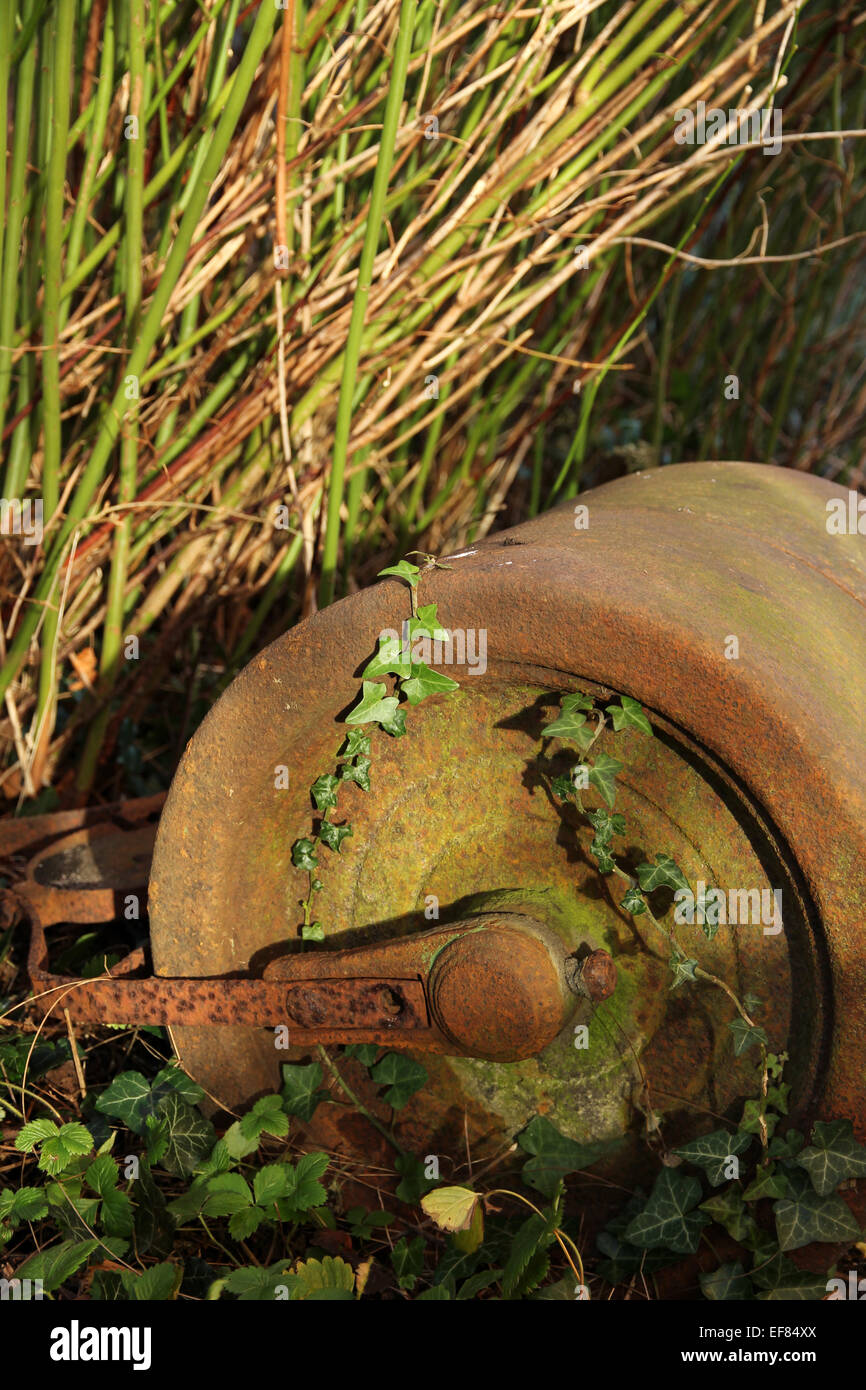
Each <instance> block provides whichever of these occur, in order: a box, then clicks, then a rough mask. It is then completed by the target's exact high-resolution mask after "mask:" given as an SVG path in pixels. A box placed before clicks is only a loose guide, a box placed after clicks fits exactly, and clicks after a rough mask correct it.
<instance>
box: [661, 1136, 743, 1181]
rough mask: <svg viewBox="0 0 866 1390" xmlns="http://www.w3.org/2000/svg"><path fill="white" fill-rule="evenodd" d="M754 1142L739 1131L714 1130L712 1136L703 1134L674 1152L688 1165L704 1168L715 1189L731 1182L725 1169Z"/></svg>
mask: <svg viewBox="0 0 866 1390" xmlns="http://www.w3.org/2000/svg"><path fill="white" fill-rule="evenodd" d="M751 1142H752V1139H751V1135H749V1134H743V1133H742V1132H740V1131H737V1132H736V1133H735V1134H729V1133H728V1131H727V1130H726V1129H714V1130H713V1132H712V1133H711V1134H703V1135H701V1137H700V1138H699V1139H693V1140H692V1141H691V1143H689V1144H683V1145H681V1147H680V1148H677V1149H675V1150H674V1153H676V1154H678V1155H679V1157H680V1158H684V1159H685V1161H686V1162H687V1163H694V1164H695V1165H696V1166H697V1167H698V1168H703V1170H704V1172H705V1173H706V1175H707V1177H708V1178H709V1180H710V1183H711V1185H712V1186H713V1187H718V1186H719V1185H720V1184H721V1183H723V1182H726V1181H729V1180H730V1179H729V1175H728V1174H726V1172H725V1169H726V1167H727V1165H728V1160H729V1159H731V1158H737V1157H738V1156H739V1155H740V1154H741V1153H745V1151H746V1149H748V1148H749V1146H750V1144H751Z"/></svg>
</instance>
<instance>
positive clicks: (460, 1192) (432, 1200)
mask: <svg viewBox="0 0 866 1390" xmlns="http://www.w3.org/2000/svg"><path fill="white" fill-rule="evenodd" d="M478 1201H479V1194H478V1193H477V1192H473V1191H472V1188H471V1187H437V1189H436V1191H435V1192H428V1193H427V1196H426V1197H422V1198H421V1206H422V1207H423V1209H424V1211H425V1212H426V1213H427V1215H428V1216H429V1217H432V1219H433V1220H434V1221H435V1222H436V1225H437V1226H441V1227H442V1230H443V1231H466V1230H468V1229H469V1226H470V1225H471V1222H472V1216H473V1214H474V1212H475V1208H476V1206H477V1205H478Z"/></svg>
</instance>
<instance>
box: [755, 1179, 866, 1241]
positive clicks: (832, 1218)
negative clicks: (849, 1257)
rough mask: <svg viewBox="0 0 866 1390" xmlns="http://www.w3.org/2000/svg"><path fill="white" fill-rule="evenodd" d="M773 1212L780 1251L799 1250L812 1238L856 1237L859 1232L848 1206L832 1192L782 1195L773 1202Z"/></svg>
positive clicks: (829, 1239) (828, 1239) (847, 1238)
mask: <svg viewBox="0 0 866 1390" xmlns="http://www.w3.org/2000/svg"><path fill="white" fill-rule="evenodd" d="M773 1215H774V1216H775V1218H776V1234H777V1235H778V1237H779V1249H780V1250H799V1249H800V1248H801V1246H803V1245H811V1244H812V1242H813V1241H816V1240H818V1241H840V1242H841V1241H849V1240H857V1239H858V1237H859V1235H860V1227H859V1225H858V1224H857V1222H856V1221H855V1220H854V1217H853V1215H852V1212H851V1209H850V1207H848V1206H846V1205H845V1203H844V1202H843V1201H842V1198H841V1197H839V1196H837V1195H836V1194H835V1193H834V1194H832V1195H830V1196H828V1197H821V1196H819V1195H818V1193H817V1192H809V1191H806V1192H804V1193H803V1194H802V1196H799V1197H797V1198H796V1199H795V1200H792V1199H790V1198H788V1197H783V1198H782V1199H781V1201H778V1202H776V1203H775V1205H774V1207H773Z"/></svg>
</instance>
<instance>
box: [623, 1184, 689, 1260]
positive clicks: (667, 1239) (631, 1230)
mask: <svg viewBox="0 0 866 1390" xmlns="http://www.w3.org/2000/svg"><path fill="white" fill-rule="evenodd" d="M701 1196H702V1193H701V1184H700V1183H699V1182H698V1179H697V1178H688V1177H685V1176H684V1174H682V1173H680V1172H679V1171H678V1169H676V1168H663V1169H662V1171H661V1172H660V1173H659V1175H658V1177H657V1178H656V1180H655V1184H654V1186H653V1190H652V1192H651V1193H650V1195H649V1198H648V1199H647V1201H646V1203H645V1204H644V1206H643V1209H642V1210H641V1211H640V1212H638V1214H637V1215H636V1216H635V1217H633V1218H632V1220H631V1221H630V1222H629V1224H628V1226H627V1228H626V1230H625V1239H626V1241H628V1242H629V1243H630V1244H631V1245H636V1246H638V1247H639V1248H640V1249H642V1250H658V1249H661V1248H664V1249H666V1250H672V1251H673V1252H674V1253H675V1254H678V1255H692V1254H694V1252H695V1251H696V1250H697V1248H698V1241H699V1240H700V1237H701V1231H702V1230H703V1228H704V1226H705V1225H706V1224H707V1222H708V1220H709V1217H708V1216H706V1215H705V1214H704V1213H703V1212H701V1211H696V1210H695V1208H696V1207H697V1206H698V1203H699V1202H700V1200H701Z"/></svg>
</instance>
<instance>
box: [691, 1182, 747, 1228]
mask: <svg viewBox="0 0 866 1390" xmlns="http://www.w3.org/2000/svg"><path fill="white" fill-rule="evenodd" d="M701 1211H705V1212H707V1213H708V1214H709V1215H710V1216H711V1217H712V1219H713V1220H714V1221H715V1222H717V1223H718V1225H719V1226H723V1227H724V1229H725V1230H726V1231H727V1233H728V1235H729V1236H733V1238H734V1240H746V1239H747V1238H748V1237H749V1236H751V1235H753V1234H754V1232H755V1231H756V1230H757V1226H756V1225H755V1221H754V1218H753V1217H752V1214H751V1212H750V1211H749V1209H748V1207H747V1206H746V1204H745V1202H744V1201H743V1198H742V1196H741V1195H740V1193H739V1192H738V1191H737V1189H736V1188H735V1187H726V1188H725V1190H724V1192H717V1193H716V1195H715V1196H714V1197H708V1198H707V1200H706V1201H705V1202H701Z"/></svg>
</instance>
